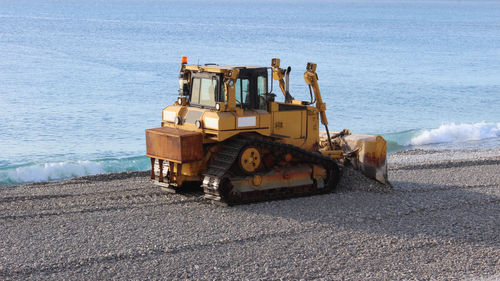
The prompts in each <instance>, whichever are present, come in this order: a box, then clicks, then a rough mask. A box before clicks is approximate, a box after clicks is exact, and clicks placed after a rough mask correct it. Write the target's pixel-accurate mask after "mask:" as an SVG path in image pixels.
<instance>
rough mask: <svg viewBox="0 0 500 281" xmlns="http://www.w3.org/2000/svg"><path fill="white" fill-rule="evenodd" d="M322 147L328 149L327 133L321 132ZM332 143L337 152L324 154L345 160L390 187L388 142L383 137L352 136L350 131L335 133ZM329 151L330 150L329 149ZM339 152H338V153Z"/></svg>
mask: <svg viewBox="0 0 500 281" xmlns="http://www.w3.org/2000/svg"><path fill="white" fill-rule="evenodd" d="M320 138H321V146H322V147H324V148H327V147H328V142H327V141H328V138H327V136H326V132H321V136H320ZM332 143H334V144H335V147H336V150H335V153H333V152H325V151H324V152H322V153H324V154H329V155H331V156H330V157H334V158H337V159H344V160H345V161H348V162H349V163H351V164H352V166H353V168H354V169H356V170H359V171H360V172H361V173H363V174H364V175H365V176H366V177H368V178H371V179H374V180H376V181H379V182H381V183H383V184H387V185H390V183H389V180H388V178H387V163H386V155H387V149H386V142H385V140H384V138H383V137H381V136H375V135H363V134H351V133H350V132H349V130H344V131H342V132H339V133H335V132H334V133H333V135H332ZM327 150H329V149H328V148H327ZM337 151H338V152H337Z"/></svg>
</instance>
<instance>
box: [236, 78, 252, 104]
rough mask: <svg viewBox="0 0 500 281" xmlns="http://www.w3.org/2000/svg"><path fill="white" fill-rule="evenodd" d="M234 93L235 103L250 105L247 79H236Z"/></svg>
mask: <svg viewBox="0 0 500 281" xmlns="http://www.w3.org/2000/svg"><path fill="white" fill-rule="evenodd" d="M234 94H235V96H236V105H237V106H240V107H249V106H250V103H251V101H250V82H249V80H248V79H241V78H238V80H236V85H235V90H234Z"/></svg>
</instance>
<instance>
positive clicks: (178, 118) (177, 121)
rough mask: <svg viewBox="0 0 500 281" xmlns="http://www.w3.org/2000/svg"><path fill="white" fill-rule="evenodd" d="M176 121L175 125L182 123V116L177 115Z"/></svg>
mask: <svg viewBox="0 0 500 281" xmlns="http://www.w3.org/2000/svg"><path fill="white" fill-rule="evenodd" d="M174 123H175V125H180V124H181V118H180V117H179V116H176V117H175V121H174Z"/></svg>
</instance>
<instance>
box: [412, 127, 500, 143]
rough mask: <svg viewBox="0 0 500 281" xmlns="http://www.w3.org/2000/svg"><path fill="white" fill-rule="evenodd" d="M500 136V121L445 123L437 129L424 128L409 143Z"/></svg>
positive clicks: (468, 139)
mask: <svg viewBox="0 0 500 281" xmlns="http://www.w3.org/2000/svg"><path fill="white" fill-rule="evenodd" d="M495 137H500V123H487V122H484V121H483V122H480V123H474V124H464V123H462V124H455V123H450V124H444V125H441V126H439V128H437V129H431V130H424V131H422V132H420V133H418V134H417V135H416V136H415V137H413V138H412V139H411V140H410V142H409V143H408V144H407V145H424V144H435V143H451V142H461V141H472V140H483V139H488V138H495Z"/></svg>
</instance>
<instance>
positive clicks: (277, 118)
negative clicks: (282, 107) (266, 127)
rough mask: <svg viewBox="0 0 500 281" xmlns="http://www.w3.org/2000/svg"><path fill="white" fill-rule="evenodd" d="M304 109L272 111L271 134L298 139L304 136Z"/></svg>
mask: <svg viewBox="0 0 500 281" xmlns="http://www.w3.org/2000/svg"><path fill="white" fill-rule="evenodd" d="M305 120H306V111H305V110H294V111H276V112H273V121H274V122H273V134H275V135H281V136H287V137H290V138H294V139H298V138H303V137H305V134H304V133H305V128H304V129H303V128H302V127H303V125H305V122H304V121H305Z"/></svg>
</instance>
